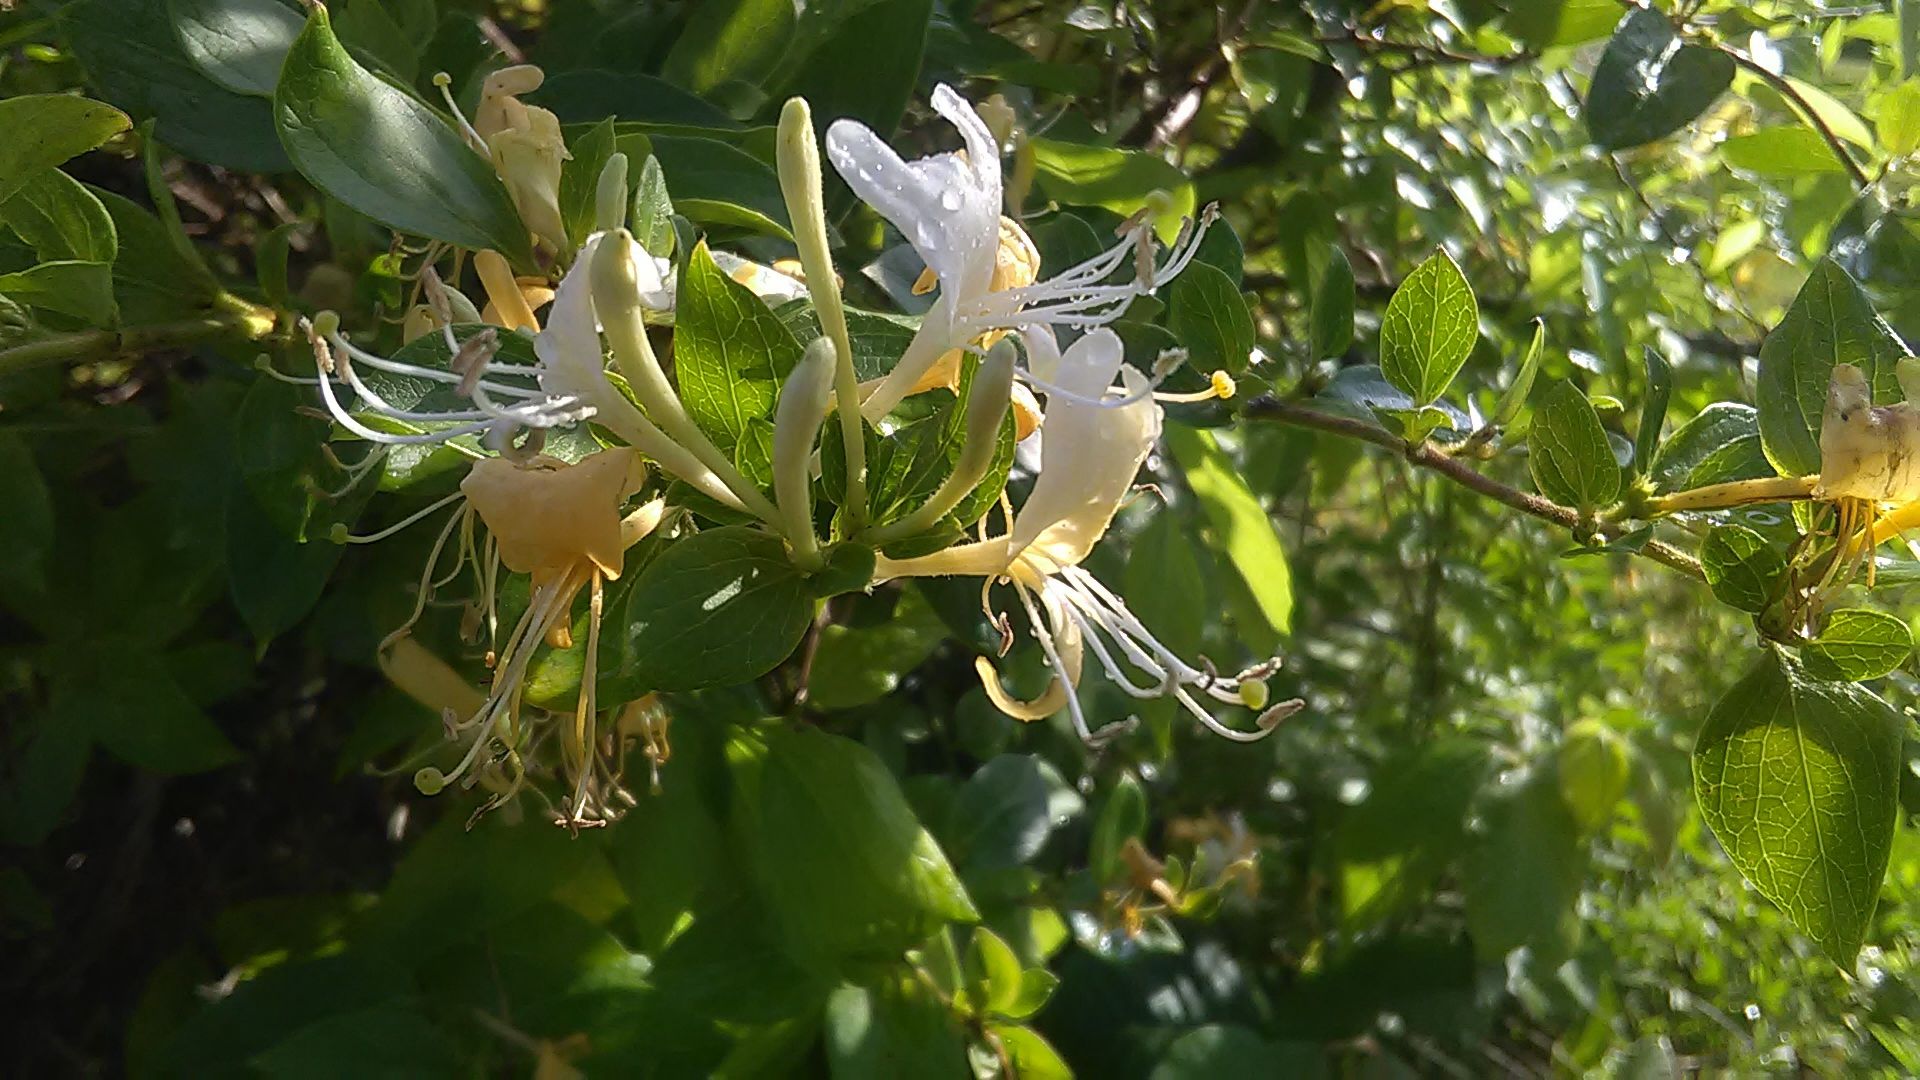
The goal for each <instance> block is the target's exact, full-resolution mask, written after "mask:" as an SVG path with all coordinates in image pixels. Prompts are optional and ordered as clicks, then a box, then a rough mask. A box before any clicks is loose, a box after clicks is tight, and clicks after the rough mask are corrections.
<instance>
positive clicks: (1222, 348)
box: [1167, 262, 1253, 375]
mask: <svg viewBox="0 0 1920 1080" xmlns="http://www.w3.org/2000/svg"><path fill="white" fill-rule="evenodd" d="M1167 306H1168V309H1169V310H1168V312H1167V326H1168V328H1169V329H1171V330H1172V331H1173V333H1174V335H1175V336H1176V337H1178V338H1179V339H1180V343H1181V344H1182V345H1185V346H1186V347H1187V350H1188V352H1189V353H1190V354H1191V360H1190V361H1189V362H1190V363H1191V364H1192V366H1193V368H1194V370H1196V371H1198V372H1200V373H1201V374H1202V375H1205V374H1208V373H1210V372H1214V371H1225V372H1227V373H1228V374H1232V375H1238V374H1240V373H1242V372H1244V371H1246V370H1247V362H1248V358H1249V357H1250V356H1251V355H1252V353H1253V315H1252V313H1251V312H1249V311H1248V310H1247V302H1246V300H1245V299H1244V298H1243V297H1241V295H1240V290H1239V289H1238V288H1237V287H1235V286H1234V284H1233V279H1232V278H1230V277H1228V276H1227V275H1226V274H1225V273H1224V272H1223V271H1221V270H1219V269H1218V268H1216V267H1212V266H1209V265H1207V264H1206V263H1203V262H1195V263H1193V264H1192V265H1191V266H1188V267H1187V268H1186V270H1185V271H1184V272H1182V273H1181V275H1180V277H1179V279H1178V280H1176V281H1175V282H1174V283H1173V288H1172V289H1170V290H1168V294H1167Z"/></svg>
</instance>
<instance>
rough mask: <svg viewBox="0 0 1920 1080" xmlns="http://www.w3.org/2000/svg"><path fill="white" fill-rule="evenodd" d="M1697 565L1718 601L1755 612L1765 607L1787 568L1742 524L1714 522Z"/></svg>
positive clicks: (1767, 545) (1771, 550)
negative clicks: (1703, 572) (1703, 571)
mask: <svg viewBox="0 0 1920 1080" xmlns="http://www.w3.org/2000/svg"><path fill="white" fill-rule="evenodd" d="M1700 568H1701V569H1702V570H1705V571H1706V574H1707V585H1708V587H1710V588H1711V589H1713V595H1714V596H1715V597H1716V598H1717V599H1718V600H1719V601H1720V602H1721V603H1723V604H1726V605H1728V606H1729V607H1736V608H1739V609H1740V610H1741V611H1751V612H1756V613H1758V612H1760V611H1763V610H1765V609H1766V606H1767V604H1768V603H1770V602H1771V601H1772V599H1773V597H1774V595H1775V593H1777V592H1778V591H1779V581H1780V577H1781V575H1783V574H1785V573H1786V572H1787V564H1786V562H1785V561H1784V560H1782V559H1781V558H1780V553H1779V552H1777V551H1775V550H1774V549H1773V546H1772V545H1770V544H1768V543H1767V541H1766V540H1765V539H1764V538H1763V537H1761V535H1760V534H1759V533H1757V532H1754V531H1753V530H1752V529H1749V528H1747V527H1746V526H1745V525H1717V526H1715V527H1714V529H1713V531H1712V532H1710V533H1708V534H1707V539H1706V542H1705V543H1703V544H1701V545H1700Z"/></svg>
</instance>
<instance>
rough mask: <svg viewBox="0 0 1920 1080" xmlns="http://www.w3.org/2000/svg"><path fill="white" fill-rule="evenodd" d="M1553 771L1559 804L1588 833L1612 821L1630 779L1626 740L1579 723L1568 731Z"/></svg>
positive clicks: (1603, 726)
mask: <svg viewBox="0 0 1920 1080" xmlns="http://www.w3.org/2000/svg"><path fill="white" fill-rule="evenodd" d="M1554 768H1555V770H1556V773H1557V775H1558V778H1559V781H1560V801H1561V802H1563V803H1565V804H1566V806H1567V810H1568V811H1569V812H1570V813H1572V814H1573V820H1574V822H1575V823H1576V824H1578V825H1579V826H1580V828H1581V830H1582V831H1584V832H1590V833H1591V832H1598V831H1600V830H1601V829H1604V828H1606V826H1607V823H1608V822H1610V821H1612V820H1613V812H1614V809H1615V807H1617V806H1618V805H1619V803H1620V800H1621V799H1622V798H1624V797H1625V796H1626V794H1627V783H1628V781H1630V780H1631V779H1632V778H1633V776H1632V768H1633V763H1632V761H1631V759H1630V758H1629V757H1628V754H1627V742H1626V740H1625V739H1622V738H1621V737H1620V736H1619V735H1618V734H1617V733H1615V732H1614V730H1613V729H1612V728H1610V727H1608V726H1607V725H1606V724H1603V723H1601V722H1600V721H1598V720H1582V721H1580V722H1579V723H1577V724H1575V725H1573V726H1572V727H1571V728H1568V729H1567V737H1566V738H1565V739H1563V740H1562V741H1561V743H1560V752H1559V754H1558V756H1557V757H1555V759H1554Z"/></svg>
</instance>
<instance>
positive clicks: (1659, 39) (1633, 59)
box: [1585, 8, 1734, 150]
mask: <svg viewBox="0 0 1920 1080" xmlns="http://www.w3.org/2000/svg"><path fill="white" fill-rule="evenodd" d="M1733 70H1734V62H1733V57H1731V56H1729V55H1727V54H1726V53H1723V52H1720V51H1719V50H1717V49H1710V48H1706V47H1704V46H1700V45H1686V44H1682V43H1681V41H1680V39H1679V37H1678V36H1677V35H1676V34H1675V33H1674V29H1673V20H1671V19H1670V18H1668V17H1667V16H1666V15H1665V14H1663V13H1661V12H1658V11H1654V10H1652V9H1649V8H1641V9H1636V10H1634V11H1632V12H1630V13H1629V14H1628V15H1627V17H1626V18H1624V19H1622V20H1621V21H1620V26H1619V28H1618V29H1616V30H1615V31H1614V32H1613V40H1612V41H1609V42H1608V43H1607V49H1606V52H1604V53H1602V54H1601V56H1600V63H1599V65H1598V66H1596V67H1595V68H1594V69H1593V83H1592V86H1591V88H1590V89H1589V90H1588V91H1587V103H1586V110H1585V111H1586V119H1587V131H1588V132H1589V133H1590V134H1592V136H1593V141H1594V144H1595V145H1597V146H1599V147H1600V148H1601V149H1602V150H1624V149H1626V148H1628V147H1631V146H1640V145H1642V144H1644V143H1650V142H1653V141H1654V140H1655V139H1659V138H1663V137H1665V136H1667V135H1670V134H1672V133H1673V132H1675V131H1677V130H1679V129H1680V128H1681V127H1683V126H1684V125H1686V124H1687V123H1688V122H1689V121H1691V120H1692V119H1693V118H1694V117H1696V116H1699V115H1700V114H1701V113H1703V112H1705V111H1706V110H1707V107H1708V106H1710V105H1712V104H1713V102H1714V99H1716V98H1718V97H1719V96H1720V95H1721V94H1722V93H1724V92H1725V91H1726V89H1727V87H1728V86H1730V85H1732V83H1733Z"/></svg>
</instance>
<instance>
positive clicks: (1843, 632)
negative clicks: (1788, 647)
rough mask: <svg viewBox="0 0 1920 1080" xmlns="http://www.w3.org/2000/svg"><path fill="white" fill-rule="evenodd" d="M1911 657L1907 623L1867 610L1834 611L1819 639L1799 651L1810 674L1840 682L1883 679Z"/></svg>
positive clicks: (1911, 637)
mask: <svg viewBox="0 0 1920 1080" xmlns="http://www.w3.org/2000/svg"><path fill="white" fill-rule="evenodd" d="M1912 655H1913V632H1912V631H1911V630H1909V629H1907V624H1906V623H1904V622H1902V621H1900V620H1899V619H1897V618H1895V617H1894V616H1892V615H1889V614H1887V613H1886V612H1884V611H1872V610H1869V609H1867V608H1843V609H1842V610H1840V611H1836V612H1834V613H1833V614H1832V615H1830V616H1828V617H1827V625H1826V626H1825V627H1823V628H1822V629H1821V631H1820V636H1819V637H1816V638H1814V639H1813V640H1812V641H1809V642H1807V644H1806V647H1805V648H1804V649H1802V650H1801V651H1800V659H1801V661H1802V662H1803V663H1805V664H1806V666H1807V671H1808V672H1809V673H1811V674H1813V675H1814V676H1816V677H1818V678H1822V679H1833V680H1835V681H1839V682H1847V681H1858V680H1861V679H1878V678H1883V677H1885V676H1886V675H1888V674H1890V673H1891V672H1893V671H1894V670H1895V669H1897V668H1898V667H1900V665H1902V664H1904V663H1906V662H1907V658H1908V657H1910V656H1912Z"/></svg>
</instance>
